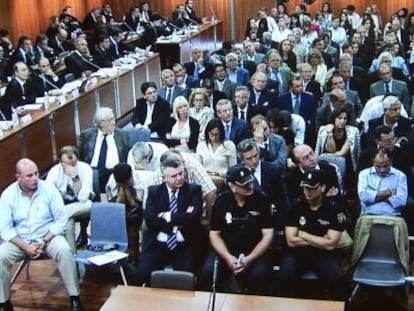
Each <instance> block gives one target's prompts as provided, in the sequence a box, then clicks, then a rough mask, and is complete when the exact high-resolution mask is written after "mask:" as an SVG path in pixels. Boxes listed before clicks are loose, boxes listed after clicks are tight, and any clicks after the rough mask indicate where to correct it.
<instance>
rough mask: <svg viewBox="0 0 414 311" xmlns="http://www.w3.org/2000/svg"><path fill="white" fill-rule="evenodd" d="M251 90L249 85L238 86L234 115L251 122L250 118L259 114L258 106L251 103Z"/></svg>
mask: <svg viewBox="0 0 414 311" xmlns="http://www.w3.org/2000/svg"><path fill="white" fill-rule="evenodd" d="M249 98H250V90H249V88H248V87H247V86H244V85H242V86H238V87H237V88H236V94H235V96H234V103H235V105H234V107H233V116H234V118H237V119H240V120H244V121H246V122H247V123H250V119H251V118H253V117H254V116H255V115H256V114H257V110H256V107H255V106H254V105H251V104H249Z"/></svg>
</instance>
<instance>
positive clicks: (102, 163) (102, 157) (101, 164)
mask: <svg viewBox="0 0 414 311" xmlns="http://www.w3.org/2000/svg"><path fill="white" fill-rule="evenodd" d="M107 136H108V134H104V136H103V139H102V145H101V151H100V152H99V158H98V168H99V169H105V168H106V155H107V154H108V143H107V141H106V137H107Z"/></svg>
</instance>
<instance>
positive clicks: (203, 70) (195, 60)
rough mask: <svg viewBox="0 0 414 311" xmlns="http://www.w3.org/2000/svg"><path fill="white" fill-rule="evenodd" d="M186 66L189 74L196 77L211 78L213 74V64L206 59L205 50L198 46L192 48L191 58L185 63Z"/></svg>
mask: <svg viewBox="0 0 414 311" xmlns="http://www.w3.org/2000/svg"><path fill="white" fill-rule="evenodd" d="M184 67H185V70H186V71H187V74H189V75H190V76H193V77H194V78H196V79H200V80H201V79H205V78H211V77H212V75H213V64H212V63H210V62H209V61H205V60H204V58H203V52H202V51H201V48H200V47H198V46H194V47H193V48H192V49H191V60H190V61H189V62H186V63H184Z"/></svg>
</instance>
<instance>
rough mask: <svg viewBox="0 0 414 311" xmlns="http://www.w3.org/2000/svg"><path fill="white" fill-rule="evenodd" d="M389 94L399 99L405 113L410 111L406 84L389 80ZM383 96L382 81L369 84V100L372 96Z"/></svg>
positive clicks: (383, 86) (383, 87)
mask: <svg viewBox="0 0 414 311" xmlns="http://www.w3.org/2000/svg"><path fill="white" fill-rule="evenodd" d="M391 93H392V94H395V95H396V96H398V98H399V99H400V101H401V103H402V104H403V105H404V108H405V109H406V111H407V112H409V111H411V109H410V106H411V105H410V101H409V93H408V88H407V83H405V82H404V81H401V80H395V79H392V80H391ZM384 94H385V85H384V82H383V81H382V80H380V81H377V82H375V83H373V84H371V87H370V89H369V96H370V97H371V98H372V97H374V96H378V95H384Z"/></svg>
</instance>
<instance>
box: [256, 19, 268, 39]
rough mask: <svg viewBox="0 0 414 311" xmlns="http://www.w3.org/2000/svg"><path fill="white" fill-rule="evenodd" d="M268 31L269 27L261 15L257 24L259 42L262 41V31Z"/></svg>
mask: <svg viewBox="0 0 414 311" xmlns="http://www.w3.org/2000/svg"><path fill="white" fill-rule="evenodd" d="M266 31H269V27H268V25H267V19H266V17H263V18H261V19H260V20H259V24H258V26H257V39H258V41H260V42H263V33H265V32H266Z"/></svg>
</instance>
